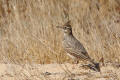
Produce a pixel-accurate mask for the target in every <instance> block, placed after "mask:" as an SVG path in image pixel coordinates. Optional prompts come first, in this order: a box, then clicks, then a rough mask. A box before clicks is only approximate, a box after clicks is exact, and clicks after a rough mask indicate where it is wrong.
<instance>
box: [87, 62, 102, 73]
mask: <svg viewBox="0 0 120 80" xmlns="http://www.w3.org/2000/svg"><path fill="white" fill-rule="evenodd" d="M90 62H91V64H89V65H88V67H89V68H90V69H92V70H94V71H97V72H100V65H99V63H97V62H95V61H94V60H91V61H90Z"/></svg>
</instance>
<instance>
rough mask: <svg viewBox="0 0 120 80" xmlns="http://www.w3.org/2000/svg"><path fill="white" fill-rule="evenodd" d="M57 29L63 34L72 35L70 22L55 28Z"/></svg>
mask: <svg viewBox="0 0 120 80" xmlns="http://www.w3.org/2000/svg"><path fill="white" fill-rule="evenodd" d="M57 28H60V29H62V30H63V31H64V33H65V34H72V27H71V25H70V21H68V22H67V23H65V24H64V25H63V26H57Z"/></svg>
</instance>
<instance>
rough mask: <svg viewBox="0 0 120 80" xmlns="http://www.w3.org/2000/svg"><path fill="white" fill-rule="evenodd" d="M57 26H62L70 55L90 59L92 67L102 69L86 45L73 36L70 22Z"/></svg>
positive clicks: (66, 49)
mask: <svg viewBox="0 0 120 80" xmlns="http://www.w3.org/2000/svg"><path fill="white" fill-rule="evenodd" d="M57 27H58V28H61V29H62V30H63V32H64V39H63V41H62V44H63V48H64V50H65V51H66V52H67V53H68V55H69V56H70V57H72V58H73V59H77V60H81V59H82V60H86V61H89V62H91V63H92V65H89V67H90V68H93V69H94V70H95V71H100V68H99V64H98V63H96V62H94V61H93V60H92V59H91V58H90V56H89V55H88V52H87V51H86V49H85V48H84V46H83V45H82V44H81V43H80V41H78V40H77V39H76V38H75V37H74V36H73V34H72V27H71V25H70V22H67V23H65V24H64V25H63V26H57Z"/></svg>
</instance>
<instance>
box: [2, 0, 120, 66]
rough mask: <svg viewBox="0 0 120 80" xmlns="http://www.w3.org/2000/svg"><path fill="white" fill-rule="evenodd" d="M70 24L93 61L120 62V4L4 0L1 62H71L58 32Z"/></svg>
mask: <svg viewBox="0 0 120 80" xmlns="http://www.w3.org/2000/svg"><path fill="white" fill-rule="evenodd" d="M68 20H71V25H72V26H73V34H74V35H75V36H76V37H77V39H79V40H80V41H81V43H83V45H84V46H85V48H86V49H87V51H88V53H89V54H90V56H91V57H92V58H94V59H95V60H97V61H99V60H100V58H102V57H103V58H104V60H105V61H110V62H120V0H0V61H1V62H4V63H41V64H44V63H56V62H57V63H62V62H71V60H70V59H69V57H68V56H66V54H65V52H64V50H63V48H62V46H61V40H62V37H63V36H62V34H63V33H62V32H61V31H59V30H57V29H56V26H57V25H62V24H64V23H65V22H66V21H68Z"/></svg>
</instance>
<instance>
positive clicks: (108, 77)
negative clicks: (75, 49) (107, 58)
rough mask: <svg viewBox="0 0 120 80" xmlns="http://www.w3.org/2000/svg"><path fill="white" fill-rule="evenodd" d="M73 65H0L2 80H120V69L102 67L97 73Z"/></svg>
mask: <svg viewBox="0 0 120 80" xmlns="http://www.w3.org/2000/svg"><path fill="white" fill-rule="evenodd" d="M72 66H73V65H72V64H68V63H65V64H44V65H41V64H24V65H17V64H3V63H1V64H0V80H120V68H119V67H113V66H110V65H108V66H105V67H101V72H95V71H92V70H89V69H87V68H83V67H80V64H78V65H76V66H75V68H74V69H73V68H72Z"/></svg>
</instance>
